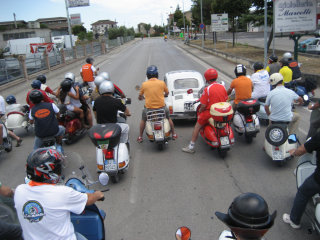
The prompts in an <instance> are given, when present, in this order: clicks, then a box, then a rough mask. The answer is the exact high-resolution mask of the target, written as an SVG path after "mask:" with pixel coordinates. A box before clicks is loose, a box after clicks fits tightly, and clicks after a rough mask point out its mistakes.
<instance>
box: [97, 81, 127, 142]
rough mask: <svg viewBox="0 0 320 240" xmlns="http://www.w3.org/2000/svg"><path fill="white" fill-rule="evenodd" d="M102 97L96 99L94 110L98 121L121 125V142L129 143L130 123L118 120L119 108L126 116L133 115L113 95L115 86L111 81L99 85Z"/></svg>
mask: <svg viewBox="0 0 320 240" xmlns="http://www.w3.org/2000/svg"><path fill="white" fill-rule="evenodd" d="M99 93H100V95H101V96H100V97H98V98H97V99H96V101H95V102H94V106H93V112H94V115H95V117H96V120H97V123H99V124H103V123H116V124H118V125H119V126H120V127H121V138H120V142H122V143H127V142H128V140H129V125H128V124H126V123H118V122H117V113H118V110H120V111H122V112H124V114H125V115H126V116H131V114H130V111H129V109H128V108H127V107H126V106H125V105H124V104H123V103H122V102H121V100H120V99H117V98H115V97H113V94H114V86H113V83H112V82H110V81H103V82H102V83H101V84H100V86H99Z"/></svg>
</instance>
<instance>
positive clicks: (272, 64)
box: [266, 54, 281, 76]
mask: <svg viewBox="0 0 320 240" xmlns="http://www.w3.org/2000/svg"><path fill="white" fill-rule="evenodd" d="M280 68H281V66H280V63H279V62H278V57H277V55H274V54H272V55H271V56H270V57H269V61H268V66H267V67H266V70H267V71H268V73H269V76H271V75H272V74H274V73H277V72H279V71H280Z"/></svg>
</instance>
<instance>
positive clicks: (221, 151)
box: [218, 148, 227, 158]
mask: <svg viewBox="0 0 320 240" xmlns="http://www.w3.org/2000/svg"><path fill="white" fill-rule="evenodd" d="M218 154H219V156H220V157H221V158H225V157H226V156H227V150H223V149H221V148H218Z"/></svg>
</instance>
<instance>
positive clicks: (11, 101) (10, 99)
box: [6, 95, 17, 104]
mask: <svg viewBox="0 0 320 240" xmlns="http://www.w3.org/2000/svg"><path fill="white" fill-rule="evenodd" d="M6 102H7V103H8V104H14V103H17V100H16V98H15V96H13V95H9V96H7V97H6Z"/></svg>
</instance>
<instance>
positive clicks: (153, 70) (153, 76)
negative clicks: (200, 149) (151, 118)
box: [137, 65, 178, 143]
mask: <svg viewBox="0 0 320 240" xmlns="http://www.w3.org/2000/svg"><path fill="white" fill-rule="evenodd" d="M158 75H159V74H158V68H157V67H156V66H155V65H151V66H149V67H148V68H147V78H148V81H146V82H143V83H142V86H141V89H140V92H139V97H138V99H139V100H140V101H142V100H143V99H145V106H144V109H143V111H142V119H141V121H140V133H139V134H140V135H139V137H138V138H137V142H138V143H141V142H142V141H143V138H142V135H143V131H144V128H145V126H146V121H147V111H148V110H149V109H150V110H152V109H164V110H165V113H166V118H167V119H168V121H169V124H170V127H171V133H172V139H173V140H175V139H177V138H178V136H177V134H176V133H175V131H174V124H173V122H172V119H171V118H170V114H169V110H168V108H167V107H166V104H165V102H164V98H165V97H167V96H168V94H169V91H168V88H167V85H166V84H165V82H164V81H162V80H159V79H158Z"/></svg>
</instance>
